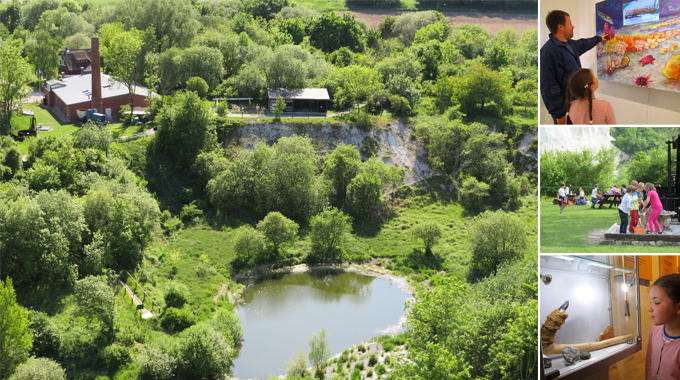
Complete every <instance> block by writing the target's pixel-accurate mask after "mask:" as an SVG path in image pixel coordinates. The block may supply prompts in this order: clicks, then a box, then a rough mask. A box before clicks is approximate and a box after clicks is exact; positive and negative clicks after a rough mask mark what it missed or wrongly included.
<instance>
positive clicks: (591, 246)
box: [540, 199, 678, 253]
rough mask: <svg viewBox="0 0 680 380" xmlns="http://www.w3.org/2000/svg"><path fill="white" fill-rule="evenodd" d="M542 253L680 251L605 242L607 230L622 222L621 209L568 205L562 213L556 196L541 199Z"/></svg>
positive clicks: (674, 248) (668, 248)
mask: <svg viewBox="0 0 680 380" xmlns="http://www.w3.org/2000/svg"><path fill="white" fill-rule="evenodd" d="M540 206H541V208H540V214H541V234H540V238H541V253H677V252H678V247H677V246H675V247H668V246H667V247H652V246H649V245H646V246H644V247H634V246H623V245H622V246H617V245H609V244H602V243H600V241H601V240H602V239H603V238H604V232H605V230H607V229H608V228H609V227H611V226H612V224H614V223H617V222H619V221H620V219H619V212H618V209H617V208H615V207H612V208H611V209H610V208H608V207H609V206H605V207H603V208H602V210H600V209H597V208H595V209H591V208H590V206H567V207H566V208H565V209H564V214H562V215H560V210H559V207H558V206H554V205H553V204H552V199H541V202H540Z"/></svg>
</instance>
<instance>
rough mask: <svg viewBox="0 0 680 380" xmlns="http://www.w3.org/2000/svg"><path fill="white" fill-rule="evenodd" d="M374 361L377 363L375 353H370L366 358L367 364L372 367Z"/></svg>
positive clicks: (374, 363)
mask: <svg viewBox="0 0 680 380" xmlns="http://www.w3.org/2000/svg"><path fill="white" fill-rule="evenodd" d="M376 363H378V357H377V356H375V354H371V357H369V358H368V366H369V367H373V366H374V365H376Z"/></svg>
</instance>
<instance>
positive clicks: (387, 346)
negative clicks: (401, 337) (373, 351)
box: [383, 342, 394, 352]
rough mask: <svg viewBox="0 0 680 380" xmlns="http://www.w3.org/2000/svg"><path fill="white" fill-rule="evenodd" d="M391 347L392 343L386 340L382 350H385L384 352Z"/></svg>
mask: <svg viewBox="0 0 680 380" xmlns="http://www.w3.org/2000/svg"><path fill="white" fill-rule="evenodd" d="M393 349H394V343H392V342H387V343H385V344H383V350H385V352H390V351H392V350H393Z"/></svg>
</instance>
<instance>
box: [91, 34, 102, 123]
mask: <svg viewBox="0 0 680 380" xmlns="http://www.w3.org/2000/svg"><path fill="white" fill-rule="evenodd" d="M92 108H94V109H96V110H97V112H98V113H104V106H103V104H102V76H101V60H100V59H99V38H98V37H92Z"/></svg>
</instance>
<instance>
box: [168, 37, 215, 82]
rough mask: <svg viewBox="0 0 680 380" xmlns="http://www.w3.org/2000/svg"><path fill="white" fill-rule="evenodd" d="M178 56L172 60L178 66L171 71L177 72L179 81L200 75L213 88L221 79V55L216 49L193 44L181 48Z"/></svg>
mask: <svg viewBox="0 0 680 380" xmlns="http://www.w3.org/2000/svg"><path fill="white" fill-rule="evenodd" d="M179 57H180V58H175V60H173V61H172V63H173V64H175V65H179V68H178V69H175V70H171V72H177V73H178V74H179V78H180V82H182V83H183V82H186V81H187V80H189V78H191V77H200V78H202V79H203V80H204V81H205V82H206V83H207V84H208V87H209V88H214V87H215V86H217V85H218V84H219V83H220V82H221V81H222V77H223V76H224V66H223V63H222V62H223V57H222V53H221V52H220V51H219V50H218V49H216V48H212V47H208V46H199V45H195V46H191V47H189V48H186V49H183V50H181V51H180V54H179ZM163 62H166V61H163Z"/></svg>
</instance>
